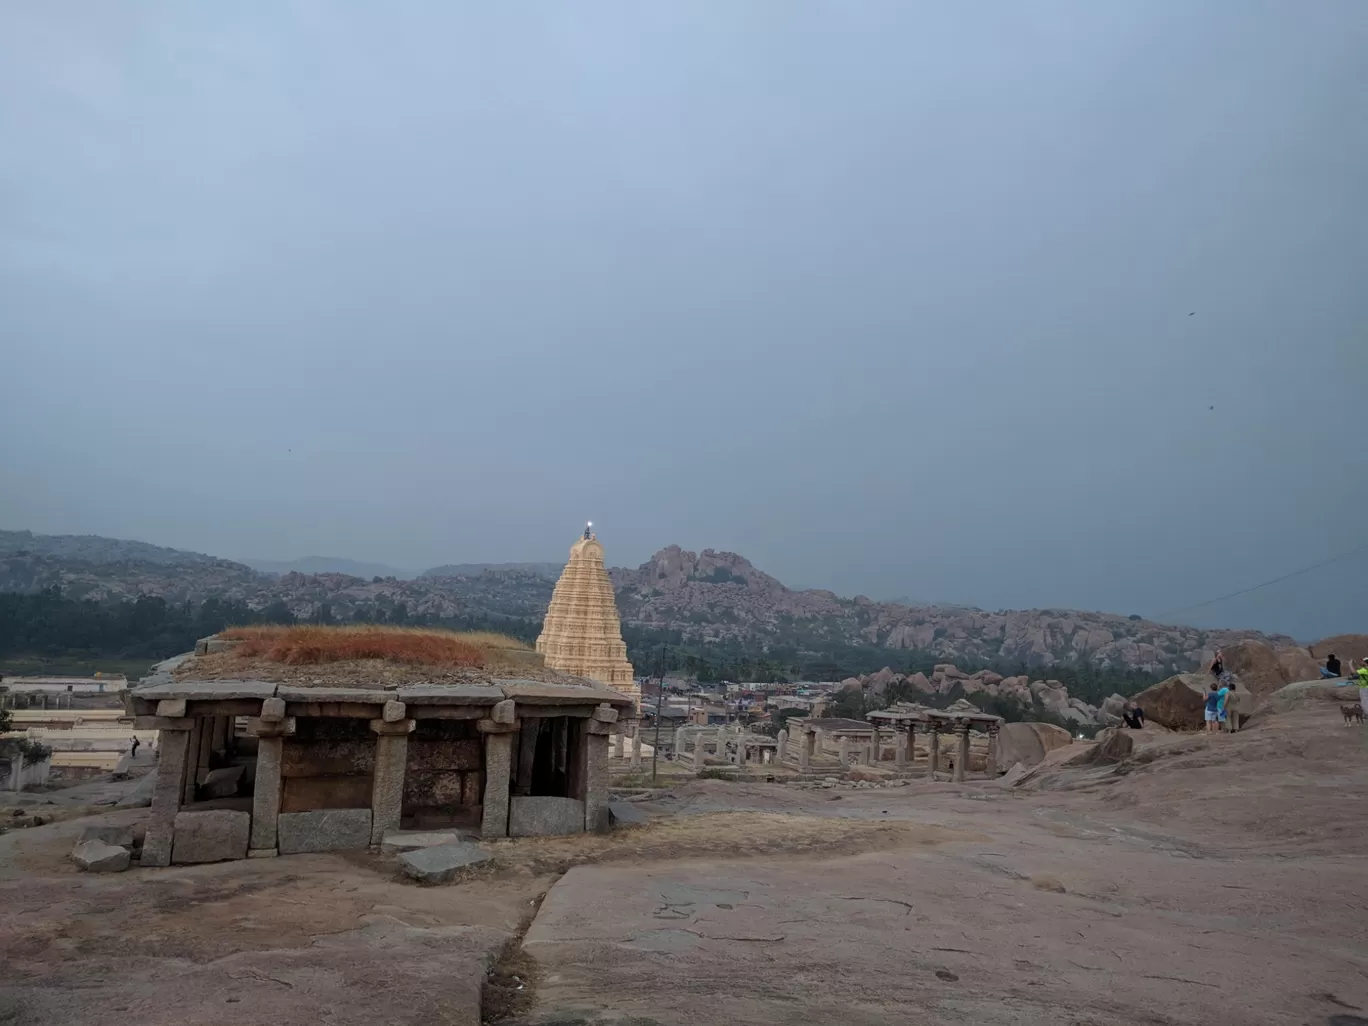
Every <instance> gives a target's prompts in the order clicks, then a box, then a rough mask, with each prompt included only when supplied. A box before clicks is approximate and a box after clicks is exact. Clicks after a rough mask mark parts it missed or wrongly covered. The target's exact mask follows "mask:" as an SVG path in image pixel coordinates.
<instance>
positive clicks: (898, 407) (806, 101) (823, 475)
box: [0, 0, 1368, 636]
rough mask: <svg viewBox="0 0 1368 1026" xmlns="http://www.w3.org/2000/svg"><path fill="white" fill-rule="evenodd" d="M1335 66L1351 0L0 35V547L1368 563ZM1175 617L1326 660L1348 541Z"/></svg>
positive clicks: (1215, 584)
mask: <svg viewBox="0 0 1368 1026" xmlns="http://www.w3.org/2000/svg"><path fill="white" fill-rule="evenodd" d="M1366 52H1368V4H1366V3H1364V2H1363V0H1315V2H1311V3H1304V2H1294V0H1286V2H1281V3H1275V2H1259V0H1208V2H1205V3H1193V2H1192V0H1172V2H1169V0H1132V2H1122V0H1109V2H1106V3H1097V2H1093V0H1074V2H1040V0H1022V2H1014V3H1005V4H969V3H962V2H958V0H945V2H940V3H919V2H913V0H886V2H874V0H866V2H858V0H844V2H835V0H833V2H824V3H823V2H804V0H769V2H762V0H749V2H736V0H687V2H685V0H678V2H674V3H664V2H662V3H640V2H638V0H622V2H620V3H617V2H615V3H606V2H592V0H579V2H575V3H551V2H547V3H519V2H497V3H496V2H492V0H490V2H484V3H450V2H433V3H429V4H419V3H384V4H376V3H360V2H356V3H338V2H331V0H329V2H321V0H320V2H315V3H285V2H274V3H269V4H218V3H184V2H181V0H177V2H166V3H152V2H145V3H137V2H128V3H117V4H113V3H103V2H98V0H87V2H81V3H75V2H64V0H43V2H41V3H25V2H22V0H0V380H3V392H0V395H2V396H3V401H0V527H9V528H30V529H32V530H36V531H42V532H49V533H66V532H77V533H98V534H106V535H114V536H120V537H132V538H139V539H143V540H147V541H154V542H158V543H161V544H166V545H174V546H178V547H184V548H192V549H197V550H201V551H208V552H212V553H215V554H218V555H227V556H240V557H258V558H291V557H295V556H302V555H308V554H329V555H345V556H350V557H353V558H357V559H368V560H379V561H385V562H388V563H391V564H395V565H399V566H410V567H422V566H427V565H431V564H435V563H441V562H451V561H472V560H524V559H545V558H553V559H554V558H561V557H563V555H564V551H565V549H566V548H567V547H568V545H569V544H570V542H571V541H572V540H573V539H574V537H575V535H576V533H577V532H578V530H579V529H580V527H581V525H582V523H583V521H584V520H585V519H586V518H589V517H592V518H593V519H594V520H595V522H596V524H597V525H598V526H599V528H600V537H601V538H602V540H603V541H604V542H605V544H606V546H607V548H608V554H609V558H610V560H612V561H613V562H616V563H624V564H635V563H639V562H641V561H643V560H645V559H646V558H647V557H648V556H649V555H650V554H651V553H652V552H653V551H654V550H655V549H657V548H659V547H661V546H664V545H666V544H669V543H671V542H676V543H679V544H681V545H684V546H685V547H688V548H703V547H713V548H723V549H732V550H735V551H738V552H741V553H743V554H745V555H746V556H748V557H749V558H750V559H752V560H753V561H754V562H755V563H756V564H757V565H758V566H760V567H761V568H763V569H765V570H768V571H769V572H771V573H773V574H775V575H776V576H778V577H779V578H780V579H781V580H784V581H785V582H786V583H789V584H792V585H801V586H813V587H816V586H821V587H829V588H832V589H834V590H836V591H838V592H842V593H846V594H851V593H855V592H864V593H866V594H869V595H872V596H875V597H891V596H896V595H908V596H912V597H914V598H924V599H934V600H946V601H961V602H969V603H973V604H976V605H980V606H984V607H988V608H1005V607H1029V606H1074V607H1081V608H1094V609H1106V610H1111V611H1116V612H1121V613H1130V612H1138V613H1144V614H1149V615H1154V614H1158V613H1162V612H1165V611H1170V610H1175V609H1178V608H1180V607H1183V606H1187V605H1190V604H1192V603H1196V602H1199V601H1201V600H1203V599H1206V598H1210V597H1213V596H1216V595H1220V594H1222V593H1225V592H1228V591H1233V590H1235V589H1237V588H1240V587H1243V586H1246V585H1251V584H1256V583H1258V582H1259V581H1261V580H1264V579H1267V578H1271V577H1275V576H1277V575H1279V574H1282V573H1286V572H1289V571H1292V570H1296V569H1297V568H1299V567H1302V566H1305V565H1308V564H1311V563H1314V562H1316V561H1318V560H1320V559H1324V558H1326V557H1329V556H1331V555H1333V554H1335V553H1336V552H1340V551H1343V550H1346V549H1350V548H1352V547H1353V546H1355V545H1358V544H1360V543H1362V542H1365V541H1368V330H1366V329H1368V199H1366V198H1365V188H1366V187H1368V141H1366V136H1365V132H1366V131H1368V129H1366V128H1365V125H1366V124H1368V122H1365V119H1364V109H1365V99H1366V98H1368V60H1365V59H1364V54H1365V53H1366ZM1212 406H1214V407H1215V409H1214V410H1213V409H1210V407H1212ZM1188 618H1190V619H1193V620H1195V621H1198V622H1203V623H1220V624H1228V625H1232V626H1259V627H1264V628H1268V629H1282V630H1286V631H1290V632H1293V633H1297V634H1299V635H1303V636H1307V635H1313V636H1314V635H1320V634H1325V633H1330V632H1333V631H1341V630H1355V629H1356V630H1368V551H1365V552H1360V553H1359V554H1358V555H1357V556H1356V557H1353V558H1351V559H1347V560H1344V561H1342V562H1340V563H1338V564H1336V565H1334V566H1331V567H1327V568H1325V569H1324V570H1320V571H1316V572H1314V573H1312V574H1308V575H1306V576H1304V577H1302V578H1299V579H1297V580H1295V581H1291V582H1288V583H1287V584H1285V585H1280V586H1277V587H1274V588H1269V589H1266V590H1265V591H1263V592H1259V593H1256V594H1255V595H1253V596H1250V597H1249V598H1247V599H1241V600H1233V601H1230V602H1226V603H1222V604H1218V605H1215V606H1211V607H1208V608H1206V609H1203V610H1201V611H1198V612H1196V613H1194V614H1191V616H1190V617H1188Z"/></svg>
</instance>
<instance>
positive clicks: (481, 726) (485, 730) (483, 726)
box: [475, 719, 522, 734]
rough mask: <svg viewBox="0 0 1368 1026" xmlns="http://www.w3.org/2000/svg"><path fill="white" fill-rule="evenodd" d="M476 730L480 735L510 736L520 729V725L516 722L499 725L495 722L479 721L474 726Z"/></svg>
mask: <svg viewBox="0 0 1368 1026" xmlns="http://www.w3.org/2000/svg"><path fill="white" fill-rule="evenodd" d="M475 726H476V729H478V730H479V732H480V733H481V734H512V733H514V732H515V731H518V730H521V729H522V724H520V723H519V722H518V721H517V720H514V721H513V722H512V723H499V722H497V721H496V720H488V719H485V720H480V721H479V722H477V723H476V724H475Z"/></svg>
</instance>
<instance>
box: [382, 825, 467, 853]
mask: <svg viewBox="0 0 1368 1026" xmlns="http://www.w3.org/2000/svg"><path fill="white" fill-rule="evenodd" d="M466 840H470V837H469V836H468V835H467V834H464V833H462V832H461V831H459V830H386V831H385V836H384V839H383V840H382V841H381V850H382V851H386V852H399V851H414V850H416V849H418V848H435V847H437V845H439V844H456V843H457V842H459V841H466Z"/></svg>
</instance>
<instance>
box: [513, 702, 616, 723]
mask: <svg viewBox="0 0 1368 1026" xmlns="http://www.w3.org/2000/svg"><path fill="white" fill-rule="evenodd" d="M597 708H598V706H594V705H519V706H518V715H519V716H521V717H522V718H523V719H525V720H535V719H546V718H548V717H551V716H568V717H570V718H571V719H574V720H587V719H589V718H590V717H591V716H593V715H594V710H595V709H597Z"/></svg>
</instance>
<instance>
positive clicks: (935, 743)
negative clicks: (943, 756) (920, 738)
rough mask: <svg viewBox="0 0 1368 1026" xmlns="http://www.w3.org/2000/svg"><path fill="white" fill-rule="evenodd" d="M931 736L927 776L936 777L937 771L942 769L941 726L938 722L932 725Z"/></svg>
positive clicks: (929, 739) (933, 778) (932, 778)
mask: <svg viewBox="0 0 1368 1026" xmlns="http://www.w3.org/2000/svg"><path fill="white" fill-rule="evenodd" d="M930 730H931V736H930V737H929V738H928V739H927V740H928V741H929V742H930V747H929V749H928V758H927V765H926V776H927V777H928V778H929V779H931V780H935V779H936V771H937V770H938V769H940V726H939V725H938V724H936V723H932V724H931V725H930Z"/></svg>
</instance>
